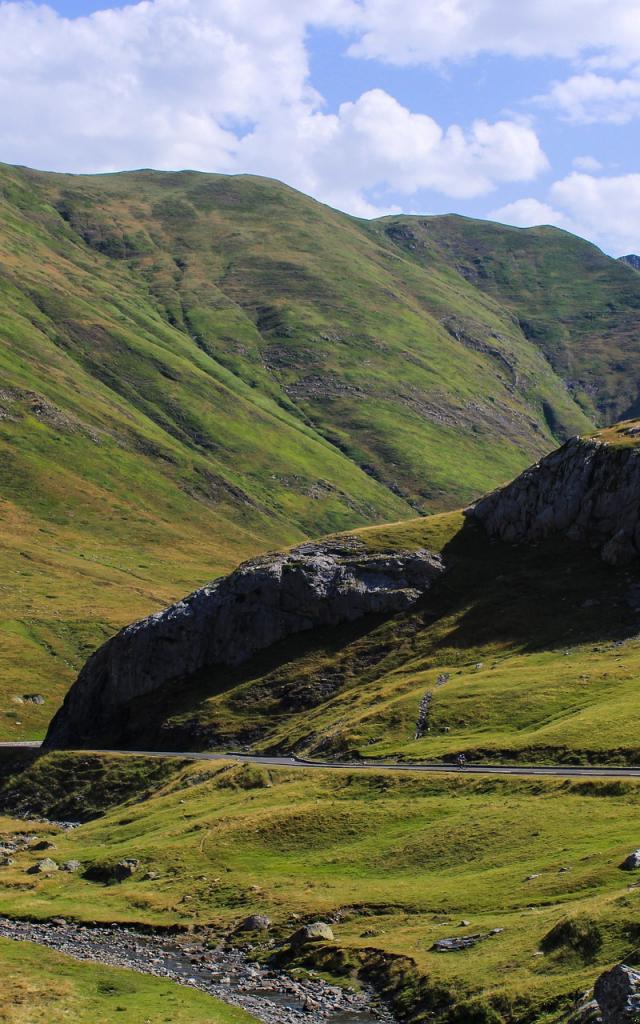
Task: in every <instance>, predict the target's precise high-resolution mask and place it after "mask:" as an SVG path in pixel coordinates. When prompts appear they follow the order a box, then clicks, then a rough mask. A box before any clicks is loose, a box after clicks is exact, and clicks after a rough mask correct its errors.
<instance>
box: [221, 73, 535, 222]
mask: <svg viewBox="0 0 640 1024" xmlns="http://www.w3.org/2000/svg"><path fill="white" fill-rule="evenodd" d="M292 152H293V153H294V163H293V165H292V163H291V157H290V154H291V153H292ZM239 160H240V161H243V162H244V163H246V164H247V165H248V166H252V167H260V169H261V171H262V173H266V174H270V175H273V176H276V177H286V178H287V180H288V181H291V182H292V183H293V184H295V185H297V187H299V188H301V189H303V190H304V191H307V192H311V193H313V194H314V195H320V196H321V197H322V198H323V199H325V201H327V202H331V203H333V204H334V205H337V206H339V207H341V208H343V209H349V210H350V211H351V212H353V213H356V214H360V215H362V216H369V215H371V213H372V212H374V208H373V207H371V205H370V204H368V203H367V202H366V201H363V199H362V193H363V192H364V193H365V194H366V193H368V192H370V191H372V190H376V189H380V188H381V187H387V188H390V189H391V190H392V191H393V192H395V193H398V194H400V195H406V196H408V195H411V194H413V193H415V192H417V191H419V190H421V189H434V190H436V191H437V192H440V193H442V194H444V195H447V196H452V197H457V198H471V197H474V196H478V195H484V194H485V193H487V192H490V191H491V190H492V189H493V188H494V187H495V186H496V184H497V183H500V182H506V181H530V180H532V179H533V178H535V177H536V175H537V174H538V173H539V172H540V171H542V170H544V169H545V168H546V167H547V160H546V157H545V155H544V153H543V152H542V149H541V147H540V143H539V142H538V138H537V136H536V134H535V132H534V131H532V129H531V128H529V127H528V126H527V125H524V124H518V123H516V122H513V121H498V122H497V123H495V124H488V123H487V122H486V121H476V122H474V123H473V124H472V126H471V128H470V129H469V131H467V132H465V131H463V130H462V129H461V128H460V127H458V126H456V125H454V126H452V127H449V128H448V129H447V130H446V131H445V130H443V129H442V128H441V127H440V126H439V125H438V124H437V123H436V121H434V120H433V118H431V117H428V116H427V115H426V114H415V113H412V112H411V111H410V110H408V109H407V108H406V107H404V106H402V105H401V104H400V103H398V101H397V100H395V99H394V98H393V97H392V96H389V94H388V93H386V92H384V91H383V90H382V89H372V90H370V91H368V92H366V93H363V95H362V96H360V97H359V99H358V100H356V101H355V102H349V103H343V104H342V105H341V106H340V108H339V110H338V113H337V114H335V115H324V114H320V113H316V114H315V115H309V114H304V113H303V114H302V116H301V118H300V119H299V120H298V121H297V122H292V121H285V122H284V123H282V124H279V125H276V126H274V125H272V124H270V123H267V124H266V125H261V126H259V127H258V128H257V129H256V131H255V132H254V133H252V134H251V135H249V136H248V137H246V138H244V139H243V140H242V143H241V145H240V149H239ZM354 182H357V183H358V195H354V194H353V193H354Z"/></svg>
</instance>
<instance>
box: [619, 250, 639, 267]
mask: <svg viewBox="0 0 640 1024" xmlns="http://www.w3.org/2000/svg"><path fill="white" fill-rule="evenodd" d="M618 259H619V260H620V262H621V263H626V264H627V266H629V267H633V269H634V270H640V256H637V255H636V254H635V253H634V252H630V253H629V255H628V256H618Z"/></svg>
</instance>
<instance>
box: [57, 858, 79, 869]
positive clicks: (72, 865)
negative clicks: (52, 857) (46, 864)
mask: <svg viewBox="0 0 640 1024" xmlns="http://www.w3.org/2000/svg"><path fill="white" fill-rule="evenodd" d="M81 867H82V864H81V863H80V861H79V860H65V862H64V864H61V865H60V870H61V871H79V870H80V868H81Z"/></svg>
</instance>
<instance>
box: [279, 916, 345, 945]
mask: <svg viewBox="0 0 640 1024" xmlns="http://www.w3.org/2000/svg"><path fill="white" fill-rule="evenodd" d="M333 937H334V936H333V929H332V928H331V926H330V925H328V924H327V923H326V922H325V921H314V922H313V924H306V925H304V927H303V928H298V930H297V932H294V933H293V935H292V936H291V938H290V939H289V942H290V943H291V945H292V946H302V945H303V944H304V943H305V942H332V941H333Z"/></svg>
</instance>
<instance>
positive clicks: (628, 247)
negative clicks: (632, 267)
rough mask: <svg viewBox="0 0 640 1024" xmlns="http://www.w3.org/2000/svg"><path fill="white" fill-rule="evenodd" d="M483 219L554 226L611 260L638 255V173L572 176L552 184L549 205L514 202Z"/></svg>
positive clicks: (639, 179)
mask: <svg viewBox="0 0 640 1024" xmlns="http://www.w3.org/2000/svg"><path fill="white" fill-rule="evenodd" d="M489 216H490V217H491V218H492V219H494V220H499V221H501V222H502V223H505V224H515V225H517V226H518V227H531V226H534V225H538V224H554V225H556V226H557V227H561V228H566V230H568V231H572V232H573V233H574V234H577V235H582V236H583V237H585V238H589V239H592V240H593V241H595V242H596V243H597V244H598V245H600V246H601V247H602V248H603V249H604V250H605V251H606V252H608V253H610V254H611V255H613V256H622V255H624V254H625V253H629V252H636V253H637V252H638V251H639V250H640V174H622V175H617V176H615V177H598V178H596V177H594V176H593V175H590V174H581V173H578V172H573V173H572V174H569V175H568V176H567V177H566V178H562V179H561V180H559V181H556V182H554V184H553V185H552V186H551V188H550V190H549V203H544V202H539V201H538V200H537V199H532V198H527V199H520V200H517V201H516V202H514V203H509V204H508V205H506V206H503V207H500V208H499V209H497V210H493V211H492V212H491V213H490V214H489Z"/></svg>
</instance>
